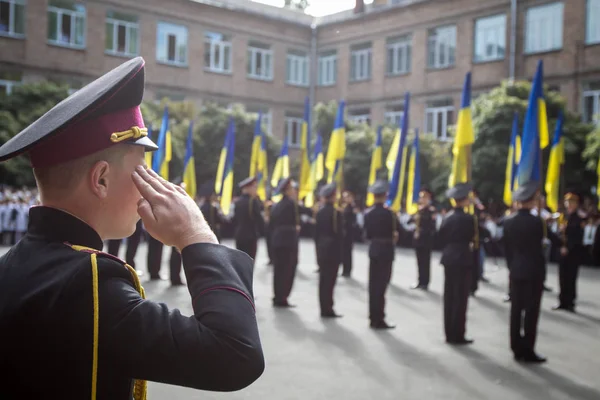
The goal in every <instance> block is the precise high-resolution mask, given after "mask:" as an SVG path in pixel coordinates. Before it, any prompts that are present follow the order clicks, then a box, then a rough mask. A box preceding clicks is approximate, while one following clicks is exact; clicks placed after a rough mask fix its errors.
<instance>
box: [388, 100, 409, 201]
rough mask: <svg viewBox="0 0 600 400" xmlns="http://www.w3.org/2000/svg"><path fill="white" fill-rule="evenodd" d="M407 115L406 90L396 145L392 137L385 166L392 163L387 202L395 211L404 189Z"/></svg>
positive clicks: (407, 101)
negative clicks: (392, 141)
mask: <svg viewBox="0 0 600 400" xmlns="http://www.w3.org/2000/svg"><path fill="white" fill-rule="evenodd" d="M409 115H410V93H408V92H407V93H406V95H405V96H404V114H403V115H402V121H401V125H400V130H399V132H398V133H396V136H397V138H398V139H397V145H396V143H395V142H396V138H394V143H392V147H391V148H390V153H389V154H388V157H387V160H386V166H388V168H389V166H390V165H393V169H392V174H391V183H390V189H389V192H388V198H387V204H388V206H389V207H390V208H391V209H392V210H394V211H396V212H398V211H400V207H401V206H402V190H403V189H404V178H405V173H406V158H407V157H406V153H407V147H406V137H407V136H408V126H409V123H408V121H409ZM392 163H393V164H392Z"/></svg>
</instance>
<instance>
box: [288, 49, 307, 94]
mask: <svg viewBox="0 0 600 400" xmlns="http://www.w3.org/2000/svg"><path fill="white" fill-rule="evenodd" d="M286 71H287V75H286V82H287V83H289V84H290V85H297V86H308V55H307V54H306V52H304V51H294V50H290V51H288V53H287V60H286Z"/></svg>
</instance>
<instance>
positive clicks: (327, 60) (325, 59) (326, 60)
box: [317, 51, 338, 87]
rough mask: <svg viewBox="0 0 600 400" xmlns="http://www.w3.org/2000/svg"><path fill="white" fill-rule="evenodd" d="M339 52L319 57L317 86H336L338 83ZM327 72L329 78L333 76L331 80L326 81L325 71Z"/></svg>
mask: <svg viewBox="0 0 600 400" xmlns="http://www.w3.org/2000/svg"><path fill="white" fill-rule="evenodd" d="M337 61H338V56H337V51H336V52H335V53H331V54H326V55H323V54H321V55H319V56H318V58H317V71H318V72H317V86H321V87H325V86H335V85H336V83H337V64H338V62H337ZM324 70H327V78H329V75H331V79H329V80H325V79H324V75H323V71H324Z"/></svg>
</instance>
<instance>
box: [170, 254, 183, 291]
mask: <svg viewBox="0 0 600 400" xmlns="http://www.w3.org/2000/svg"><path fill="white" fill-rule="evenodd" d="M169 276H170V279H171V284H175V285H176V284H180V283H181V254H180V253H179V251H177V248H176V247H171V258H170V259H169Z"/></svg>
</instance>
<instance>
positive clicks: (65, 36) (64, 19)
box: [58, 14, 71, 43]
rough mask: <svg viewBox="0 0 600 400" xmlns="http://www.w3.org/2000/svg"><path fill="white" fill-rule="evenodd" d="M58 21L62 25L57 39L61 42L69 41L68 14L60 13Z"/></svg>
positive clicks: (69, 24) (69, 22)
mask: <svg viewBox="0 0 600 400" xmlns="http://www.w3.org/2000/svg"><path fill="white" fill-rule="evenodd" d="M60 21H61V23H62V26H61V31H60V38H59V39H58V40H59V41H60V42H62V43H71V16H70V15H68V14H62V15H61V18H60Z"/></svg>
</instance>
